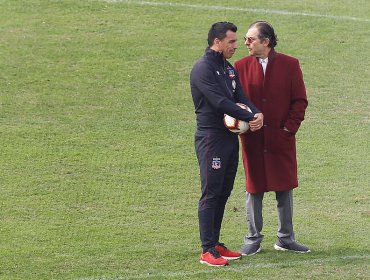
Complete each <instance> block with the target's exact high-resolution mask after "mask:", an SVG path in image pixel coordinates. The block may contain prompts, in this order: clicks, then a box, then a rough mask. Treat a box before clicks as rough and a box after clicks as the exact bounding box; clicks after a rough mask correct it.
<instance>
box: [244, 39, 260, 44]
mask: <svg viewBox="0 0 370 280" xmlns="http://www.w3.org/2000/svg"><path fill="white" fill-rule="evenodd" d="M243 38H244V42H247V43H248V44H252V43H253V42H254V41H256V40H257V38H253V37H243Z"/></svg>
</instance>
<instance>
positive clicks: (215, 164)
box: [212, 158, 221, 169]
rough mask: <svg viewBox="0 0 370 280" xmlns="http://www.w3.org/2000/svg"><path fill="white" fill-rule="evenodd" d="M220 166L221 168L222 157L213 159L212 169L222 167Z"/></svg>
mask: <svg viewBox="0 0 370 280" xmlns="http://www.w3.org/2000/svg"><path fill="white" fill-rule="evenodd" d="M220 168H221V159H220V158H213V159H212V169H220Z"/></svg>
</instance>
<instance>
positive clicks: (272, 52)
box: [256, 49, 278, 63]
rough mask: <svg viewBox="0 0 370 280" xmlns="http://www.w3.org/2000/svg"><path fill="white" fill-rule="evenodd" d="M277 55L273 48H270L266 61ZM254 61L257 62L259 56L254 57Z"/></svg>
mask: <svg viewBox="0 0 370 280" xmlns="http://www.w3.org/2000/svg"><path fill="white" fill-rule="evenodd" d="M276 56H278V53H277V52H276V51H275V50H274V49H271V50H270V52H269V54H268V56H267V57H268V63H270V62H272V61H273V59H274V58H275V57H276ZM256 61H257V62H258V63H259V58H258V57H256Z"/></svg>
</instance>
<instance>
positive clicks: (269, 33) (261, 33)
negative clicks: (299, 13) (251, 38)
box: [249, 20, 278, 49]
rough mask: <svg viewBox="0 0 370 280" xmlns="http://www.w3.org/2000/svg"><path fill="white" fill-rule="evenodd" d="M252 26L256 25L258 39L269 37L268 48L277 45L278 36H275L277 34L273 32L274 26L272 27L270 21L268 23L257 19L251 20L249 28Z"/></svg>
mask: <svg viewBox="0 0 370 280" xmlns="http://www.w3.org/2000/svg"><path fill="white" fill-rule="evenodd" d="M252 27H257V29H258V38H259V39H260V40H263V39H266V38H268V39H269V41H270V42H269V44H268V46H269V47H270V48H272V49H273V48H274V47H275V46H276V45H277V41H278V38H277V35H276V34H275V31H274V28H273V27H272V25H271V24H270V23H268V22H267V21H263V20H258V21H255V22H253V23H252V24H251V25H250V26H249V29H250V28H252Z"/></svg>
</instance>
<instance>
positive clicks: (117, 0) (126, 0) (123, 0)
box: [103, 0, 370, 22]
mask: <svg viewBox="0 0 370 280" xmlns="http://www.w3.org/2000/svg"><path fill="white" fill-rule="evenodd" d="M103 1H105V2H108V3H128V4H139V5H149V6H164V7H182V8H192V9H203V10H227V11H237V12H252V13H257V14H277V15H287V16H304V17H319V18H330V19H336V20H351V21H364V22H369V21H370V19H368V18H358V17H350V16H335V15H326V14H315V13H300V12H290V11H285V10H270V9H255V8H241V7H225V6H209V5H198V4H182V3H171V2H151V1H135V0H103Z"/></svg>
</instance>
